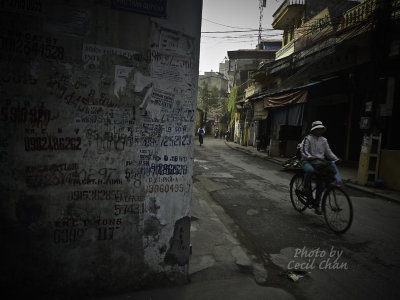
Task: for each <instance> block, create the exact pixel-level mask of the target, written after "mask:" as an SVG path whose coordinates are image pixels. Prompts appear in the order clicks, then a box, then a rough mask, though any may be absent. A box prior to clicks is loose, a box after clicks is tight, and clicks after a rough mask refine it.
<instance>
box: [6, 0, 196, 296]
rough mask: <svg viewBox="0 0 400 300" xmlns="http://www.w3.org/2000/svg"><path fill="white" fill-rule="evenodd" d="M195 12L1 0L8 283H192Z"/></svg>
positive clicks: (149, 5)
mask: <svg viewBox="0 0 400 300" xmlns="http://www.w3.org/2000/svg"><path fill="white" fill-rule="evenodd" d="M135 5H136V6H135ZM201 11H202V1H198V0H189V1H179V0H168V1H166V0H153V1H119V0H110V1H94V0H93V1H78V0H77V1H75V0H71V1H61V0H60V1H50V0H48V1H47V0H26V1H25V0H16V1H12V0H11V1H1V3H0V17H1V19H2V27H1V29H0V32H1V40H0V41H1V42H0V43H1V44H0V66H1V67H0V99H1V102H0V103H1V107H0V112H1V116H0V127H1V133H0V154H1V155H0V167H1V170H2V172H1V175H0V176H1V177H0V186H1V191H2V192H1V199H2V200H1V210H0V211H1V221H2V249H3V251H5V252H6V253H5V255H4V256H3V260H4V262H3V263H2V272H1V281H2V283H3V284H5V285H7V287H8V288H12V287H14V288H16V291H22V290H24V291H26V292H28V293H32V289H35V290H34V291H35V292H38V291H40V292H42V293H47V292H49V293H50V292H52V291H53V290H55V291H63V292H64V293H72V294H75V293H81V292H84V293H86V294H102V293H116V292H122V291H125V290H129V289H135V288H141V287H145V286H149V285H153V284H160V280H162V281H166V282H185V280H186V275H187V265H188V258H189V243H190V241H189V239H190V236H189V230H190V206H189V204H190V199H191V192H192V180H191V177H192V165H193V163H192V161H193V145H194V130H195V128H194V121H195V112H196V102H197V82H198V59H199V40H200V24H201Z"/></svg>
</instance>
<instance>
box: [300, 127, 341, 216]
mask: <svg viewBox="0 0 400 300" xmlns="http://www.w3.org/2000/svg"><path fill="white" fill-rule="evenodd" d="M325 131H326V127H325V126H324V125H323V124H322V122H321V121H315V122H313V123H312V125H311V130H310V134H309V135H307V136H306V137H305V138H304V139H303V141H302V142H301V144H300V151H301V166H302V168H303V169H304V172H305V174H304V188H303V193H304V194H306V195H309V194H310V193H311V179H312V177H313V175H314V174H315V171H316V169H317V168H318V167H320V166H321V164H322V163H323V161H324V159H325V157H326V158H328V159H329V160H331V161H334V162H337V161H339V158H338V157H337V156H336V155H335V154H334V153H333V152H332V150H331V148H330V147H329V144H328V140H327V139H326V138H324V137H323V136H322V134H323V133H324V132H325ZM316 182H317V191H316V197H315V204H314V208H315V213H316V214H318V215H321V214H322V211H321V207H320V202H321V195H322V192H323V190H324V187H325V182H324V181H323V180H316Z"/></svg>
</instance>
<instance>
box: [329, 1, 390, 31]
mask: <svg viewBox="0 0 400 300" xmlns="http://www.w3.org/2000/svg"><path fill="white" fill-rule="evenodd" d="M377 2H378V0H368V1H365V2H364V3H361V4H359V5H357V6H354V7H353V8H351V9H349V10H348V11H347V12H346V13H345V14H344V15H343V18H342V20H341V22H340V24H339V26H338V29H337V31H341V30H344V29H347V28H351V27H353V26H355V25H357V24H360V23H361V22H363V21H365V20H367V19H368V18H369V17H370V16H371V15H372V14H373V13H374V11H375V9H376V7H377ZM395 2H397V1H395Z"/></svg>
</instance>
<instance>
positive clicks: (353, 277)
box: [194, 138, 400, 299]
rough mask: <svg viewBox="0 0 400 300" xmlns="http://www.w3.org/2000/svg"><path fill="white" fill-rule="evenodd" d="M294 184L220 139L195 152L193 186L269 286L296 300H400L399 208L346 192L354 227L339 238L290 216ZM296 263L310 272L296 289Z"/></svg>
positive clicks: (317, 221) (309, 216) (307, 216)
mask: <svg viewBox="0 0 400 300" xmlns="http://www.w3.org/2000/svg"><path fill="white" fill-rule="evenodd" d="M291 177H292V174H291V173H287V172H284V171H281V169H280V167H279V165H277V164H275V163H272V162H269V161H266V160H262V159H259V158H257V157H253V156H250V155H246V154H244V153H241V152H238V151H235V150H232V149H230V148H229V147H227V146H226V145H225V143H224V141H223V140H220V139H213V138H206V139H205V142H204V145H203V146H202V147H200V146H199V145H196V146H195V168H194V180H195V181H197V182H200V183H201V184H202V186H203V187H204V188H205V190H206V191H207V192H208V193H209V194H210V196H211V197H212V199H213V200H214V201H215V202H216V203H217V204H219V205H220V206H221V207H222V208H223V210H224V213H223V214H222V213H219V217H221V219H222V221H224V219H226V225H227V226H229V227H230V228H231V230H233V231H234V232H235V233H236V234H237V236H238V237H239V240H240V242H241V243H242V244H243V245H244V247H245V248H246V249H247V250H248V252H249V255H250V257H253V259H254V260H255V261H256V263H258V264H260V263H261V264H263V265H264V266H265V268H266V269H267V271H268V280H267V282H266V285H268V286H272V287H279V288H283V289H285V290H286V291H288V292H290V293H291V294H293V295H295V296H296V298H297V299H400V289H399V287H400V249H399V245H400V241H399V237H400V205H399V204H397V203H392V202H388V201H386V200H383V199H381V198H371V197H370V196H368V195H367V194H364V193H361V192H358V191H355V190H347V192H348V193H349V195H350V196H351V199H352V202H353V206H354V212H355V216H354V221H353V224H352V227H351V228H350V230H349V231H348V232H347V233H345V234H344V235H336V234H334V233H332V232H331V231H330V230H329V229H328V228H327V226H326V224H325V222H324V219H323V217H321V216H317V215H315V214H314V213H313V211H311V210H307V211H306V212H304V213H302V214H300V213H298V212H296V211H295V210H294V209H293V207H292V205H291V202H290V198H289V189H288V187H289V181H290V178H291ZM217 214H218V213H217ZM225 214H226V215H228V216H229V220H227V218H226V217H224V215H225ZM232 220H233V222H231V221H232ZM296 264H298V265H297V268H298V269H300V270H303V271H307V272H308V273H307V275H306V276H305V277H303V278H300V279H299V280H298V281H297V282H293V281H291V280H290V279H288V278H287V276H286V275H285V271H287V270H288V269H289V268H294V267H295V265H296Z"/></svg>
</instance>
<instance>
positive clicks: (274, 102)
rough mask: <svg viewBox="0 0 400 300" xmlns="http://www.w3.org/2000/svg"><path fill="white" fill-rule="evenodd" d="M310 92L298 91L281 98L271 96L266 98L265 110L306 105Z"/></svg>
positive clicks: (305, 90)
mask: <svg viewBox="0 0 400 300" xmlns="http://www.w3.org/2000/svg"><path fill="white" fill-rule="evenodd" d="M307 95H308V90H307V89H304V90H298V91H295V92H291V93H286V94H283V95H279V96H273V97H271V96H269V97H265V98H264V108H272V107H280V106H285V105H289V104H297V103H305V102H306V101H307Z"/></svg>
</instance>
